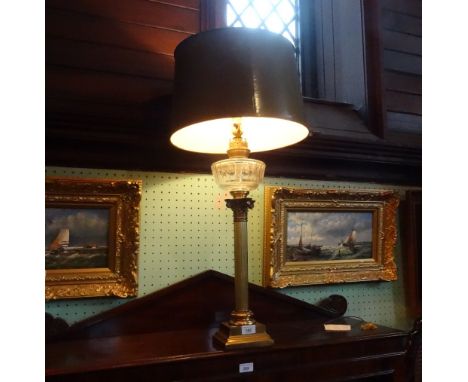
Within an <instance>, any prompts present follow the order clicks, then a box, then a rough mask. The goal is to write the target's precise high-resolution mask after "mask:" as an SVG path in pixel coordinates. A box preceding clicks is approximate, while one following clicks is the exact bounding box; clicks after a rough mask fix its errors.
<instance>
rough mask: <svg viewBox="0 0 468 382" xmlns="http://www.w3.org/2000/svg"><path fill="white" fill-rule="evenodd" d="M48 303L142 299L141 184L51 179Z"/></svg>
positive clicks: (47, 216) (47, 213)
mask: <svg viewBox="0 0 468 382" xmlns="http://www.w3.org/2000/svg"><path fill="white" fill-rule="evenodd" d="M45 190H46V195H45V214H44V215H45V271H46V281H45V297H46V300H54V299H66V298H84V297H102V296H116V297H130V296H136V293H137V281H138V280H137V274H138V272H137V260H138V249H139V204H140V199H141V181H139V180H130V181H127V180H102V179H71V178H53V177H48V178H46V183H45Z"/></svg>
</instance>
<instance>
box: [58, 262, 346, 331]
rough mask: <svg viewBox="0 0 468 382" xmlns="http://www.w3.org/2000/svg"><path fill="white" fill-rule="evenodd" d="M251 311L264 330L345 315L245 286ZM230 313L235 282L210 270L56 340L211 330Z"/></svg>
mask: <svg viewBox="0 0 468 382" xmlns="http://www.w3.org/2000/svg"><path fill="white" fill-rule="evenodd" d="M337 297H338V296H335V298H337ZM342 299H343V300H344V298H342ZM341 303H342V302H341ZM249 306H250V309H251V310H252V311H253V312H254V314H255V317H256V319H258V320H259V321H260V322H263V323H265V324H267V325H268V324H271V323H276V322H281V321H289V322H294V321H295V319H297V320H304V319H305V318H307V319H309V320H312V321H314V320H315V319H316V320H318V321H319V322H323V321H325V320H327V319H330V318H333V317H337V316H339V315H340V314H343V313H344V311H345V310H346V306H344V310H343V306H341V307H338V308H337V307H336V306H335V307H333V299H327V300H325V302H324V303H323V304H322V306H323V307H321V306H315V305H311V304H308V303H305V302H303V301H300V300H297V299H294V298H292V297H289V296H286V295H284V294H281V293H279V292H276V291H274V290H272V289H267V288H264V287H261V286H258V285H254V284H249ZM233 307H234V279H233V277H231V276H227V275H225V274H222V273H219V272H216V271H213V270H209V271H205V272H203V273H200V274H198V275H196V276H193V277H191V278H188V279H186V280H183V281H181V282H178V283H176V284H173V285H171V286H169V287H167V288H164V289H161V290H159V291H156V292H153V293H151V294H149V295H147V296H144V297H142V298H138V299H135V300H133V301H130V302H128V303H126V304H124V305H121V306H119V307H116V308H114V309H111V310H108V311H106V312H103V313H101V314H98V315H96V316H93V317H90V318H88V319H85V320H83V321H81V322H78V323H76V324H74V325H72V326H71V327H70V328H68V329H67V330H66V331H64V332H63V333H61V334H60V335H55V336H54V338H55V339H60V340H70V339H85V338H99V337H113V336H117V335H118V336H123V335H134V334H143V333H155V332H162V331H173V330H179V329H195V328H214V327H218V326H219V324H220V322H222V321H225V320H227V319H228V318H229V314H230V312H231V311H232V309H233Z"/></svg>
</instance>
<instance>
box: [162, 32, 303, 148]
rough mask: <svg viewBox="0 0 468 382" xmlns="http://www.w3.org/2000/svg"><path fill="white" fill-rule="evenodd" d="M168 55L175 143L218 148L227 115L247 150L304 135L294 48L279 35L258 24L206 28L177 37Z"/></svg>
mask: <svg viewBox="0 0 468 382" xmlns="http://www.w3.org/2000/svg"><path fill="white" fill-rule="evenodd" d="M174 57H175V79H174V86H175V88H174V114H173V128H174V134H173V135H172V136H171V142H172V143H173V144H175V145H176V146H178V147H180V148H182V149H186V150H191V151H199V152H208V153H222V152H225V151H226V149H227V147H228V142H229V139H230V138H231V130H232V125H233V118H241V120H242V126H243V131H244V137H245V138H246V139H247V141H248V143H249V147H250V149H251V151H265V150H271V149H275V148H279V147H283V146H287V145H290V144H293V143H296V142H298V141H300V140H302V139H304V138H305V137H306V136H307V135H308V133H309V132H308V129H307V128H306V127H305V126H304V119H303V110H302V108H303V102H302V96H301V93H300V85H299V77H298V72H297V64H296V59H295V55H294V47H293V46H292V44H291V43H290V42H289V41H288V40H287V39H286V38H284V37H282V36H280V35H277V34H275V33H272V32H269V31H266V30H260V29H247V28H223V29H214V30H211V31H207V32H202V33H199V34H197V35H195V36H192V37H189V38H188V39H186V40H184V41H182V42H181V43H180V44H179V45H178V46H177V48H176V50H175V53H174Z"/></svg>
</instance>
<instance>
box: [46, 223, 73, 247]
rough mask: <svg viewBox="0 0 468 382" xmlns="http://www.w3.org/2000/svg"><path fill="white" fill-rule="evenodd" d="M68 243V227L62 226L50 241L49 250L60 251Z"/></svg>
mask: <svg viewBox="0 0 468 382" xmlns="http://www.w3.org/2000/svg"><path fill="white" fill-rule="evenodd" d="M69 243H70V230H69V229H68V228H62V229H61V230H60V231H59V233H58V235H57V237H56V238H55V239H54V240H53V241H52V243H50V245H49V251H50V252H53V251H60V250H63V249H65V248H67V247H68V244H69Z"/></svg>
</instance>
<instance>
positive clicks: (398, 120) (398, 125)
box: [387, 111, 422, 144]
mask: <svg viewBox="0 0 468 382" xmlns="http://www.w3.org/2000/svg"><path fill="white" fill-rule="evenodd" d="M421 128H422V118H421V116H420V115H415V114H406V113H396V112H393V111H388V112H387V129H388V130H390V131H400V132H405V133H414V134H418V142H421ZM419 144H421V143H419Z"/></svg>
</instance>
